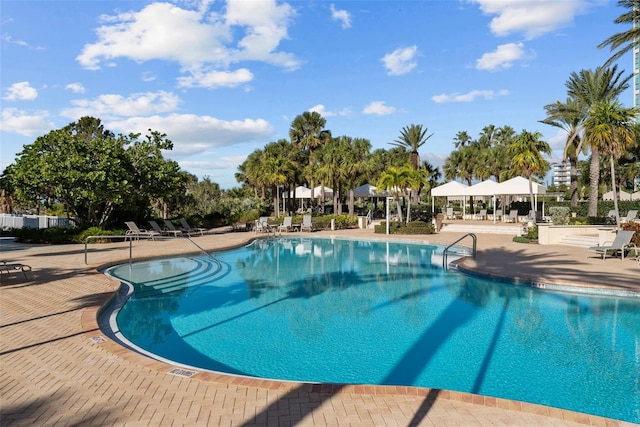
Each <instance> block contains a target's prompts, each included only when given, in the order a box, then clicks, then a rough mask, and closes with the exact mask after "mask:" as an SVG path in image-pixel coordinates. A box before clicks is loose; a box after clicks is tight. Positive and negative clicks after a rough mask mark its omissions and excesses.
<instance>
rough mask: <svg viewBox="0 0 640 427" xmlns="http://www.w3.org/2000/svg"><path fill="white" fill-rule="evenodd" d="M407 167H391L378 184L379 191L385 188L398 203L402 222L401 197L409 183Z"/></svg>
mask: <svg viewBox="0 0 640 427" xmlns="http://www.w3.org/2000/svg"><path fill="white" fill-rule="evenodd" d="M407 171H408V169H407V168H406V167H401V168H397V167H394V166H391V167H390V168H388V169H387V170H386V171H384V172H383V173H382V175H380V179H378V182H377V183H376V187H378V189H380V188H384V189H385V190H387V191H388V192H390V193H391V194H392V195H393V199H394V200H395V202H396V208H397V210H398V219H399V220H400V222H402V208H401V207H400V195H401V194H402V193H403V192H404V188H405V184H406V182H407Z"/></svg>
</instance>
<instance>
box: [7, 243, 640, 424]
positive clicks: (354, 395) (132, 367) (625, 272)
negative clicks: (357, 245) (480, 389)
mask: <svg viewBox="0 0 640 427" xmlns="http://www.w3.org/2000/svg"><path fill="white" fill-rule="evenodd" d="M303 234H304V233H303ZM299 235H300V234H298V233H296V234H292V236H299ZM312 235H313V236H314V237H322V236H329V235H335V236H346V237H352V238H370V237H375V238H380V236H379V235H373V234H372V232H371V231H370V230H348V231H344V232H328V231H327V232H316V233H313V234H312ZM460 236H461V234H460V233H441V234H438V235H433V236H426V237H428V239H429V240H431V241H432V242H442V243H450V242H452V241H454V240H455V239H457V238H458V237H460ZM253 237H255V235H253V234H251V233H224V234H211V235H205V236H202V237H196V238H195V239H196V241H197V242H198V244H199V245H201V246H203V247H204V248H205V249H207V250H215V249H222V248H224V247H229V246H237V245H241V244H243V243H244V242H246V241H247V240H248V239H250V238H253ZM394 239H398V237H396V236H394ZM418 240H420V241H423V240H426V239H423V238H418ZM83 249H84V248H83V245H65V246H36V245H17V244H13V245H11V249H10V251H2V252H1V255H2V259H6V260H11V261H15V262H22V263H25V264H29V265H31V266H32V267H33V270H34V271H35V273H36V275H35V279H34V280H31V279H29V280H25V279H24V278H23V277H22V276H18V275H13V276H11V277H9V278H7V277H5V276H4V275H3V276H2V278H1V280H2V283H1V284H0V372H1V373H2V379H1V380H0V416H1V420H2V421H1V424H2V425H3V426H4V425H7V426H8V425H20V426H21V425H25V426H26V425H43V426H49V425H50V426H53V425H75V424H78V425H117V426H120V425H137V426H146V425H171V424H173V425H188V426H191V425H195V426H198V425H203V426H204V425H210V426H214V425H216V426H217V425H232V426H236V425H237V426H253V425H255V426H259V425H278V426H286V425H300V426H303V425H309V426H327V425H340V426H343V425H344V426H347V425H348V426H408V425H420V426H467V425H509V426H514V425H516V426H530V425H537V426H540V427H544V426H578V425H601V426H627V425H632V424H630V423H624V422H620V421H616V420H609V419H604V418H601V417H594V416H590V415H586V414H579V413H575V412H570V411H563V410H560V409H555V408H549V407H545V406H540V405H531V404H526V403H522V402H515V401H509V400H504V399H495V398H490V397H485V396H478V395H472V394H467V393H457V392H450V391H446V390H430V389H424V388H413V387H378V386H359V385H350V386H343V385H331V384H299V383H290V382H278V381H266V380H261V379H252V378H244V377H234V376H230V375H223V374H215V373H210V372H198V373H197V375H193V376H191V377H185V376H182V375H167V373H168V372H169V371H170V370H172V369H176V367H175V366H171V365H168V364H166V363H163V362H159V361H156V360H153V359H150V358H148V357H146V356H144V355H141V354H138V353H136V352H134V351H131V350H129V349H127V348H124V347H122V346H120V345H118V344H117V343H116V342H114V341H112V340H111V339H110V338H108V337H104V336H103V335H100V329H99V328H98V324H97V314H98V312H99V310H100V307H102V306H103V305H104V304H105V303H106V302H107V301H108V300H109V299H110V298H112V297H113V295H114V292H116V291H117V290H118V288H119V287H118V285H117V283H116V282H114V281H112V280H110V279H108V278H107V277H106V276H104V275H102V274H100V273H98V272H97V270H96V269H97V267H99V266H101V265H106V264H113V263H117V262H122V261H127V260H128V246H127V247H126V248H125V247H124V246H123V245H119V244H103V245H93V246H92V247H91V250H90V253H89V262H90V265H89V266H85V265H84V250H83ZM0 250H2V248H0ZM478 250H479V253H478V257H477V258H476V259H475V260H470V259H467V260H465V261H464V262H463V264H464V267H465V268H468V269H471V270H476V269H477V270H479V271H482V272H483V273H486V274H490V275H501V276H509V277H514V276H517V277H521V278H524V279H527V280H528V279H529V278H534V279H535V280H532V281H535V282H538V283H556V284H561V285H567V284H568V285H571V284H578V285H581V286H587V287H602V288H604V289H611V287H607V286H604V285H605V284H607V283H614V284H615V288H616V289H619V290H620V289H622V290H628V291H636V292H637V291H640V281H639V280H638V277H640V266H638V263H637V262H634V261H632V260H624V261H621V260H619V259H617V260H616V259H607V260H606V261H602V260H600V259H596V258H585V251H584V250H583V249H581V248H573V247H564V246H550V247H541V246H538V245H522V244H515V243H513V242H511V237H510V236H501V235H489V234H487V235H482V234H480V235H478ZM189 251H191V249H190V248H189V247H188V245H186V244H181V242H179V241H159V242H147V241H139V242H135V244H134V251H133V254H134V257H140V258H141V257H153V256H160V255H172V254H178V253H185V252H189ZM101 339H102V340H104V342H99V341H102V340H101ZM177 369H180V370H183V368H177Z"/></svg>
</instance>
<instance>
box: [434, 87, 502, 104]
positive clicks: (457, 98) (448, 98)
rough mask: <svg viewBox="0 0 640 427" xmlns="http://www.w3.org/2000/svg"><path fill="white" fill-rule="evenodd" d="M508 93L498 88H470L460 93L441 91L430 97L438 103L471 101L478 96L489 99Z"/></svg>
mask: <svg viewBox="0 0 640 427" xmlns="http://www.w3.org/2000/svg"><path fill="white" fill-rule="evenodd" d="M508 94H509V91H508V90H500V91H497V92H495V91H493V90H472V91H470V92H467V93H462V94H460V93H452V94H446V93H442V94H440V95H434V96H432V97H431V99H432V100H433V101H434V102H436V103H438V104H442V103H445V102H472V101H475V99H476V98H478V97H481V98H484V99H487V100H491V99H494V98H495V97H496V96H506V95H508Z"/></svg>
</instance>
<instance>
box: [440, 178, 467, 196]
mask: <svg viewBox="0 0 640 427" xmlns="http://www.w3.org/2000/svg"><path fill="white" fill-rule="evenodd" d="M468 188H469V187H468V186H467V185H465V184H461V183H459V182H458V181H450V182H447V183H446V184H442V185H439V186H438V187H434V188H432V189H431V195H432V196H433V197H439V196H446V197H451V196H454V197H455V196H465V195H466V194H467V190H468Z"/></svg>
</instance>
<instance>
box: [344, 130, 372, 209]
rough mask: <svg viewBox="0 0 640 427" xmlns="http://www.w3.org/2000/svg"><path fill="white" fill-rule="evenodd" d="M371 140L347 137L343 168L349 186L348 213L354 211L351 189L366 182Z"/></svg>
mask: <svg viewBox="0 0 640 427" xmlns="http://www.w3.org/2000/svg"><path fill="white" fill-rule="evenodd" d="M370 150H371V142H369V140H368V139H365V138H349V149H348V150H347V153H346V156H345V157H344V159H343V168H344V171H345V174H346V176H347V185H348V186H349V215H353V212H354V198H355V197H354V193H353V189H354V188H355V187H356V186H358V185H361V184H364V183H366V181H365V180H364V178H365V176H366V175H367V174H368V173H369V167H370V165H371V163H370V162H369V161H368V158H369V156H370V154H369V151H370Z"/></svg>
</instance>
